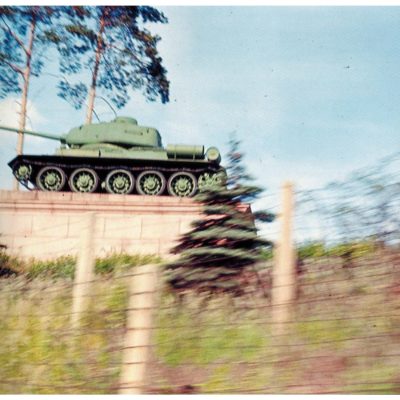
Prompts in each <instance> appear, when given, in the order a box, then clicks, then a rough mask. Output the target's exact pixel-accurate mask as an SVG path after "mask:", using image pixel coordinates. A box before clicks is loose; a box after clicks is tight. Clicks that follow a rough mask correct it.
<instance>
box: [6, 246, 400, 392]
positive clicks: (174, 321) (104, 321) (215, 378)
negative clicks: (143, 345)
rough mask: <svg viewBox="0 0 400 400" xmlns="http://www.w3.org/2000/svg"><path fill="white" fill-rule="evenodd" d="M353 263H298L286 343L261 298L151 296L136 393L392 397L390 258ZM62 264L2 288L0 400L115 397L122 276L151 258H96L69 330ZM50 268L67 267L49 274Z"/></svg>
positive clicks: (124, 294) (380, 254)
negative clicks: (189, 389) (145, 376)
mask: <svg viewBox="0 0 400 400" xmlns="http://www.w3.org/2000/svg"><path fill="white" fill-rule="evenodd" d="M367 249H368V247H367ZM361 253H362V252H361ZM361 253H360V254H361ZM307 254H309V253H307ZM312 254H314V253H312ZM335 254H336V253H335ZM362 254H363V255H360V256H359V257H358V258H355V259H354V264H353V268H349V269H346V268H343V267H342V263H341V259H340V257H337V256H336V255H335V256H333V257H332V256H329V257H328V256H326V255H324V256H323V257H320V258H315V257H314V258H313V257H307V258H306V259H305V262H304V265H303V273H302V274H301V275H300V276H299V278H298V279H299V287H298V297H297V300H296V303H295V304H294V313H293V316H292V319H291V322H290V324H289V330H288V335H286V336H281V337H278V338H276V337H274V336H273V328H274V326H273V325H272V324H271V307H270V303H269V302H268V299H266V298H265V297H264V296H263V294H262V293H260V292H257V291H256V292H254V293H251V294H249V295H247V296H244V297H243V296H242V297H240V298H235V299H233V298H230V297H224V296H222V297H216V298H214V299H212V300H210V299H207V301H205V298H206V297H205V296H199V295H198V294H193V295H189V296H186V297H185V298H184V299H183V300H182V301H179V300H178V299H177V298H176V297H175V296H172V295H171V294H170V293H169V292H168V291H165V292H162V293H160V304H159V306H158V307H157V311H156V315H155V320H154V328H155V329H154V331H153V332H154V334H153V345H154V346H153V347H152V356H151V358H150V360H151V361H150V366H149V373H150V376H149V386H148V387H147V388H146V391H149V392H152V393H157V392H173V391H174V390H175V389H176V388H177V387H182V386H183V385H192V386H194V387H195V388H196V390H197V391H198V392H199V393H235V392H236V393H239V392H244V393H282V394H283V393H287V394H289V393H322V392H334V393H337V392H338V393H340V392H345V393H360V392H361V393H375V394H376V393H391V394H395V393H400V382H399V375H398V362H399V359H400V356H396V354H397V353H398V350H397V349H398V331H399V328H400V318H399V316H398V312H397V310H398V307H399V301H398V290H399V287H400V275H399V273H398V272H397V270H396V268H395V267H396V257H394V255H393V254H392V253H390V252H388V251H386V250H382V249H376V250H375V251H374V252H373V253H369V252H365V253H362ZM396 254H397V256H398V253H396ZM1 259H2V260H3V261H4V257H2V258H1ZM5 260H6V262H7V263H9V264H7V265H10V266H17V265H19V264H18V260H17V259H15V258H7V257H6V258H5ZM62 260H64V261H61V259H59V260H57V261H56V260H55V261H53V263H50V262H46V263H43V265H47V266H48V267H47V268H46V267H41V268H37V271H39V270H40V272H37V274H36V275H34V274H31V275H30V278H29V279H27V277H28V275H27V271H28V270H29V268H28V267H27V266H26V265H24V266H22V267H20V268H21V271H25V272H24V273H22V274H21V275H20V276H18V277H13V278H10V279H1V280H0V297H1V302H0V313H1V318H0V329H1V332H2V346H0V393H3V394H5V393H32V394H52V393H53V394H54V393H64V394H75V393H76V394H77V393H81V394H89V393H97V394H102V393H103V394H105V393H117V391H118V381H119V374H120V368H121V362H122V359H121V355H122V348H123V346H124V341H123V340H124V335H125V332H126V330H125V329H126V309H127V305H128V297H129V296H128V285H129V282H130V278H129V275H131V274H127V273H125V272H126V271H127V269H128V268H130V267H128V264H130V265H132V264H133V263H135V262H136V265H139V264H140V263H145V262H149V261H150V262H151V261H153V260H154V259H153V258H151V257H149V258H146V257H142V256H134V255H131V256H129V255H112V256H111V255H110V256H109V257H107V258H105V259H102V260H98V261H97V274H98V275H97V277H96V281H95V282H94V284H93V286H92V289H91V292H90V296H91V299H92V301H91V304H90V308H89V310H88V312H87V314H86V316H85V318H84V323H83V326H82V329H80V330H79V331H78V332H74V331H72V329H71V325H70V317H71V314H70V312H71V296H72V286H73V285H72V282H71V276H70V275H68V274H69V273H70V272H68V265H71V264H72V260H73V259H69V258H68V257H65V259H62ZM57 263H58V265H64V268H65V269H64V272H63V273H58V275H57V274H56V273H55V272H54V271H55V268H56V267H55V265H57ZM63 263H64V264H63ZM111 264H112V265H114V266H117V265H118V267H114V268H111V266H110V265H111ZM50 265H51V267H50ZM24 268H25V270H24ZM62 274H64V276H63V275H62ZM110 276H112V277H113V279H109V277H110ZM396 285H397V286H396Z"/></svg>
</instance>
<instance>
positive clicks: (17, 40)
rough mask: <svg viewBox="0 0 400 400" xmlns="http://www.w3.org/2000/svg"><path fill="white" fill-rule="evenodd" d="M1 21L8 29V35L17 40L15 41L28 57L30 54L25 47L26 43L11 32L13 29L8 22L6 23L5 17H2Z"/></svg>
mask: <svg viewBox="0 0 400 400" xmlns="http://www.w3.org/2000/svg"><path fill="white" fill-rule="evenodd" d="M1 19H2V21H3V23H4V25H5V26H6V29H7V31H8V33H9V34H10V35H11V36H12V37H13V38H14V39H15V41H16V42H17V43H18V44H19V45H20V46H21V48H22V50H23V51H24V52H25V54H26V55H28V54H29V52H28V49H27V48H26V47H25V44H24V42H23V41H22V40H21V39H20V38H19V37H18V36H17V35H16V34H15V33H14V32H13V31H12V30H11V28H10V27H9V26H8V24H7V22H6V21H5V19H4V17H3V16H1Z"/></svg>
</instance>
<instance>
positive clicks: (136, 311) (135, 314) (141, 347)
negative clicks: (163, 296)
mask: <svg viewBox="0 0 400 400" xmlns="http://www.w3.org/2000/svg"><path fill="white" fill-rule="evenodd" d="M158 269H159V265H157V264H149V265H143V266H138V267H135V269H134V271H135V275H134V276H133V278H132V281H131V284H130V290H129V294H130V297H129V308H128V316H127V333H126V336H125V344H124V352H123V356H122V371H121V377H120V388H119V393H120V394H141V393H143V391H144V386H145V383H146V369H147V363H148V359H149V354H150V345H151V332H152V328H153V311H154V308H155V304H156V298H157V284H158Z"/></svg>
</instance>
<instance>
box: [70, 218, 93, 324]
mask: <svg viewBox="0 0 400 400" xmlns="http://www.w3.org/2000/svg"><path fill="white" fill-rule="evenodd" d="M85 217H86V218H85V226H84V228H83V229H82V232H81V247H80V251H79V254H78V260H77V264H76V269H75V278H74V287H73V291H72V316H71V324H72V328H73V329H77V328H78V327H79V324H80V319H81V316H82V313H83V312H84V311H85V310H86V308H87V306H88V304H89V300H90V299H89V292H90V286H91V283H92V280H93V276H94V263H95V258H94V250H93V233H94V224H95V213H93V212H90V213H87V214H86V216H85Z"/></svg>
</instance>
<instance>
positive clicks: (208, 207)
mask: <svg viewBox="0 0 400 400" xmlns="http://www.w3.org/2000/svg"><path fill="white" fill-rule="evenodd" d="M239 144H240V142H239V141H238V140H235V139H233V138H232V139H231V140H230V151H229V153H228V160H229V164H228V166H227V173H228V178H227V179H226V180H225V182H222V184H221V185H218V186H210V187H207V188H205V189H204V190H203V191H202V192H201V193H199V194H198V195H197V196H196V197H195V200H196V201H198V202H200V203H201V204H202V214H203V215H202V218H201V219H199V220H197V221H195V222H193V223H192V229H191V230H190V231H189V232H188V233H186V234H184V235H183V236H182V237H181V238H180V241H179V243H178V245H177V246H175V247H174V248H173V249H172V253H174V254H178V255H179V257H178V258H177V259H176V260H174V261H172V262H170V263H168V264H166V265H165V268H166V270H167V271H168V283H169V285H170V286H171V288H172V289H174V290H176V291H181V290H192V291H196V292H205V293H208V294H216V293H222V292H225V293H231V294H234V295H240V294H242V293H243V289H244V288H245V285H246V281H247V278H248V277H249V274H253V273H254V268H253V267H254V264H255V263H256V262H257V261H259V260H260V259H261V249H263V248H265V247H269V246H271V242H270V241H268V240H265V239H263V238H261V237H260V236H258V235H257V229H256V226H255V222H256V221H257V220H258V221H264V222H270V221H272V219H273V215H272V214H270V213H268V212H265V211H259V212H256V213H251V210H250V208H249V207H248V205H249V203H251V202H252V201H253V200H255V199H256V198H257V197H258V196H259V195H260V194H261V192H262V189H261V188H259V187H258V186H256V185H253V184H252V183H251V181H252V178H251V176H249V175H248V174H247V173H246V170H245V167H244V166H243V164H242V157H243V155H242V154H241V152H240V151H239Z"/></svg>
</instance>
